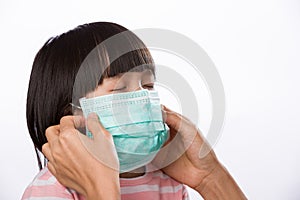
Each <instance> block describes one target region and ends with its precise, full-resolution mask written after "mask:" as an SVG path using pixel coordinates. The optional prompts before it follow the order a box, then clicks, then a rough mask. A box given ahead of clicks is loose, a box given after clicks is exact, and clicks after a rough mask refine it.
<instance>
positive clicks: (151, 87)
mask: <svg viewBox="0 0 300 200" xmlns="http://www.w3.org/2000/svg"><path fill="white" fill-rule="evenodd" d="M142 87H143V88H148V89H153V88H154V85H143V86H142ZM124 89H126V87H122V88H118V89H114V90H111V91H112V92H115V91H122V90H124Z"/></svg>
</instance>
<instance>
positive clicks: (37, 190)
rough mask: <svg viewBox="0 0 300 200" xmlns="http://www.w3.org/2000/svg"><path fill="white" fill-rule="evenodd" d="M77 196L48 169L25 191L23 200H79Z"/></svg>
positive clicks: (42, 171)
mask: <svg viewBox="0 0 300 200" xmlns="http://www.w3.org/2000/svg"><path fill="white" fill-rule="evenodd" d="M76 196H77V195H75V194H74V193H73V192H72V191H71V190H69V189H68V188H66V187H64V186H62V185H61V184H60V183H59V182H58V181H57V180H56V178H55V177H54V176H53V175H52V174H51V173H50V172H49V171H48V169H43V170H41V171H40V172H39V174H38V175H37V176H36V177H35V178H34V180H33V181H32V182H31V184H30V185H29V186H28V187H27V188H26V189H25V191H24V193H23V196H22V200H54V199H55V200H69V199H78V198H77V197H76Z"/></svg>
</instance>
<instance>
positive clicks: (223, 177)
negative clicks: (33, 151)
mask: <svg viewBox="0 0 300 200" xmlns="http://www.w3.org/2000/svg"><path fill="white" fill-rule="evenodd" d="M153 84H154V76H153V75H152V74H151V73H150V72H149V71H145V72H127V73H125V74H122V75H120V76H115V77H113V78H107V79H104V81H103V83H102V84H101V85H100V86H98V87H97V88H96V90H95V91H94V92H91V93H88V94H87V98H90V97H94V96H101V95H105V94H111V93H118V92H129V91H135V90H138V89H142V88H146V89H153ZM162 112H163V117H164V120H165V123H166V124H167V125H168V126H169V128H170V139H169V141H168V142H167V144H170V145H166V148H163V150H162V151H161V152H160V153H159V154H158V155H157V156H156V158H155V159H154V161H153V164H154V165H155V166H157V168H161V170H162V171H163V172H164V173H166V174H167V175H169V176H170V177H172V178H173V179H175V180H177V181H179V182H181V183H183V184H186V185H188V186H189V187H191V188H193V189H195V190H196V191H198V192H199V194H200V195H202V197H203V198H205V199H231V200H232V199H246V197H245V196H244V194H243V192H242V191H241V190H240V188H239V187H238V185H237V184H236V183H235V181H234V179H233V178H232V177H231V175H230V174H229V172H228V171H227V170H226V169H225V168H224V167H223V166H222V165H221V163H220V162H219V161H218V159H217V157H216V155H215V153H214V152H213V150H211V149H210V148H209V145H208V143H207V142H206V141H205V139H204V137H203V136H202V134H201V132H200V131H199V130H198V129H197V127H196V126H195V125H194V124H193V123H192V122H191V121H190V120H188V119H187V118H185V117H183V116H182V115H180V114H178V113H176V112H174V111H172V110H170V109H168V108H167V107H165V106H162ZM85 125H86V126H87V127H88V129H89V130H90V131H91V132H92V134H93V136H94V139H93V140H92V139H89V138H87V137H86V136H84V135H83V134H81V133H80V132H79V131H78V130H77V128H79V127H84V126H85ZM46 136H47V139H48V143H46V144H45V145H44V146H43V153H44V155H45V156H46V157H47V158H48V160H49V163H48V168H49V170H50V172H51V173H52V174H53V175H54V176H55V177H56V178H57V180H58V181H59V182H60V183H62V184H63V185H65V186H67V187H69V188H73V189H75V190H76V191H77V192H79V193H80V194H82V195H84V196H85V197H86V199H89V200H92V199H93V200H94V199H120V185H119V172H118V167H119V166H118V160H117V154H116V152H115V149H114V143H113V139H112V136H111V135H110V133H109V132H108V131H107V130H106V129H105V128H104V127H103V126H102V125H101V123H100V122H99V119H98V117H97V115H95V114H91V115H90V116H89V117H88V119H87V120H85V119H84V118H83V117H81V116H65V117H63V118H62V119H61V121H60V124H59V125H56V126H51V127H49V128H48V129H47V130H46ZM201 147H204V148H202V150H203V149H204V155H205V156H202V157H199V151H200V149H201ZM182 150H184V151H182ZM182 152H183V153H182ZM202 153H203V152H202ZM176 156H177V157H176ZM168 157H173V158H174V157H176V158H177V160H176V161H174V162H168V159H167V158H168ZM172 161H173V160H172ZM142 174H143V172H140V173H132V172H128V173H124V174H121V175H120V177H127V178H130V177H136V176H140V175H142ZM97 177H102V178H101V179H100V180H99V179H98V178H97Z"/></svg>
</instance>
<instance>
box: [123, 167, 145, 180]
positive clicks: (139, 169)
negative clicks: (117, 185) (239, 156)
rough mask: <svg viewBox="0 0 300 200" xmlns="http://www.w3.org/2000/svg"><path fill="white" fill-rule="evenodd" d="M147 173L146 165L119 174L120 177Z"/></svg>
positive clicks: (133, 176) (132, 176) (131, 176)
mask: <svg viewBox="0 0 300 200" xmlns="http://www.w3.org/2000/svg"><path fill="white" fill-rule="evenodd" d="M144 174H145V167H140V168H137V169H135V170H132V171H130V172H125V173H122V174H120V175H119V177H120V178H135V177H139V176H143V175H144Z"/></svg>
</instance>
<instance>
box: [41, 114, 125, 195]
mask: <svg viewBox="0 0 300 200" xmlns="http://www.w3.org/2000/svg"><path fill="white" fill-rule="evenodd" d="M84 126H85V120H84V118H83V117H80V116H65V117H63V118H62V119H61V121H60V124H59V125H56V126H51V127H49V128H48V129H47V130H46V137H47V140H48V143H46V144H44V145H43V148H42V151H43V153H44V155H45V156H46V157H47V158H48V160H49V162H48V168H49V170H50V172H51V173H52V174H53V175H54V176H55V177H56V178H57V180H58V181H59V182H60V183H61V184H62V185H64V186H66V187H69V188H72V189H74V190H76V191H77V192H79V193H80V194H82V195H84V196H85V197H86V198H87V199H120V186H119V171H118V169H119V162H118V159H117V153H116V151H115V147H114V143H113V139H112V136H111V134H110V133H109V132H108V131H107V130H106V129H105V128H104V127H103V126H102V125H101V124H100V122H99V120H98V116H97V115H96V114H91V115H90V116H89V117H88V120H87V127H88V129H89V130H90V132H92V134H93V139H90V138H88V137H86V136H85V135H83V134H81V133H80V132H79V131H78V130H77V129H76V128H79V127H84Z"/></svg>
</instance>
